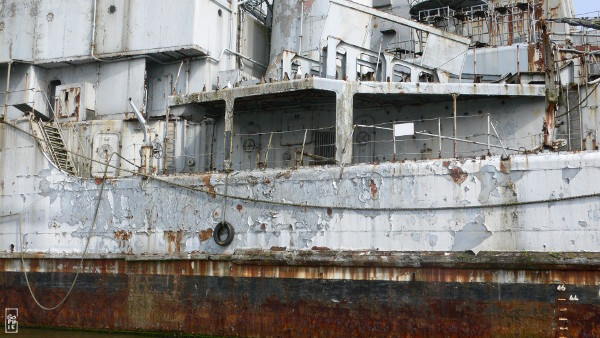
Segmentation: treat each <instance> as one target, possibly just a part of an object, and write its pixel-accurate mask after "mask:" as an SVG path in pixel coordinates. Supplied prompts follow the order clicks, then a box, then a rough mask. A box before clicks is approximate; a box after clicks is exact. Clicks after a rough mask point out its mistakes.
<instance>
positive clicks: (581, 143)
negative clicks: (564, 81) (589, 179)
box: [577, 82, 583, 150]
mask: <svg viewBox="0 0 600 338" xmlns="http://www.w3.org/2000/svg"><path fill="white" fill-rule="evenodd" d="M577 101H578V105H577V107H578V110H579V150H583V121H582V119H581V91H580V87H579V82H577Z"/></svg>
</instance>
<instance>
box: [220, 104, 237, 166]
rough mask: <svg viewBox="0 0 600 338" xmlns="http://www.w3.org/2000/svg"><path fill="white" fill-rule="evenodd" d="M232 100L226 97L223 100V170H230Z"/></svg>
mask: <svg viewBox="0 0 600 338" xmlns="http://www.w3.org/2000/svg"><path fill="white" fill-rule="evenodd" d="M234 101H235V100H234V99H233V98H232V97H227V98H226V99H225V128H224V129H225V133H224V134H225V135H224V137H225V140H224V142H223V169H225V170H226V171H228V170H232V169H231V168H232V165H231V152H232V150H233V106H234Z"/></svg>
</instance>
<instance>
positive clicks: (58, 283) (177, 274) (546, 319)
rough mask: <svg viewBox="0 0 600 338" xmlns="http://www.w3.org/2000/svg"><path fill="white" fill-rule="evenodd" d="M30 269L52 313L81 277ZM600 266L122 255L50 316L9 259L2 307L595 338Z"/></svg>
mask: <svg viewBox="0 0 600 338" xmlns="http://www.w3.org/2000/svg"><path fill="white" fill-rule="evenodd" d="M186 256H187V257H186ZM365 257H368V258H365ZM25 262H26V268H27V269H28V270H29V271H30V273H29V274H28V278H29V281H30V283H31V284H32V286H33V290H34V292H35V294H36V295H37V297H38V299H39V300H40V302H41V303H45V304H50V303H57V302H58V301H60V299H61V298H62V297H64V295H65V293H66V290H67V289H68V287H69V285H70V284H71V282H72V280H73V278H74V276H75V274H74V272H76V271H77V270H79V269H78V267H79V261H78V260H77V259H69V258H65V257H62V258H60V257H56V256H53V255H47V256H45V255H36V256H34V255H27V256H26V261H25ZM599 263H600V257H599V256H598V255H594V254H587V255H586V254H554V255H552V254H515V253H510V254H481V255H478V256H473V255H472V254H460V253H459V254H443V253H442V254H436V253H426V252H421V253H415V254H397V253H396V254H394V253H385V252H350V253H344V252H336V253H329V252H322V251H304V252H295V253H291V252H287V253H282V252H275V251H272V252H256V251H255V252H243V253H238V254H234V255H213V256H209V255H198V254H196V255H182V256H176V257H173V256H169V257H157V256H155V257H152V256H149V257H141V256H138V257H137V258H136V257H132V256H123V255H121V256H119V255H110V256H104V257H90V259H88V260H86V262H85V265H84V270H83V272H82V274H80V275H79V280H80V281H79V282H78V287H76V289H75V290H74V291H73V294H72V296H71V298H70V300H68V301H67V302H66V303H65V304H64V305H63V306H62V307H61V308H60V311H58V312H56V314H55V315H53V316H49V315H48V313H47V312H46V311H43V310H41V309H40V308H38V307H37V306H36V305H35V304H34V303H33V301H32V300H31V297H30V295H29V291H28V290H27V284H26V283H25V279H24V277H23V274H22V272H21V271H20V268H21V267H20V265H21V262H20V259H19V258H18V257H17V255H12V256H10V255H9V256H6V255H5V256H4V257H2V258H1V259H0V265H1V266H2V267H3V271H4V272H3V273H2V274H0V285H1V288H2V293H1V294H0V302H2V303H3V304H17V303H18V304H19V306H20V317H19V319H20V322H21V323H22V325H43V326H58V327H73V328H86V329H111V330H144V331H161V332H181V331H185V332H188V333H202V334H210V335H219V336H229V335H235V336H238V335H239V336H281V335H284V336H287V337H306V336H322V337H328V336H347V337H350V336H352V337H357V336H363V337H364V336H392V337H393V336H396V337H397V336H417V337H419V336H421V337H430V336H444V337H465V336H470V337H483V336H504V335H509V336H513V335H514V336H557V335H562V334H564V333H565V332H568V334H569V336H579V337H594V336H598V334H600V324H599V322H598V320H597V319H598V316H600V306H599V305H598V301H597V300H598V291H599V290H598V283H600V272H599V271H598V267H599V266H600V265H599ZM83 303H86V304H93V305H91V306H84V307H82V306H81V304H83ZM275 323H276V325H275ZM432 323H436V325H432Z"/></svg>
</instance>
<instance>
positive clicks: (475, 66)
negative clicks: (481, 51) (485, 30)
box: [473, 46, 477, 83]
mask: <svg viewBox="0 0 600 338" xmlns="http://www.w3.org/2000/svg"><path fill="white" fill-rule="evenodd" d="M476 80H477V46H473V83H475V82H476Z"/></svg>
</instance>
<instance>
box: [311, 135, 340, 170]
mask: <svg viewBox="0 0 600 338" xmlns="http://www.w3.org/2000/svg"><path fill="white" fill-rule="evenodd" d="M315 155H316V156H315V161H313V162H312V163H311V164H313V165H322V164H335V132H334V131H315Z"/></svg>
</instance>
